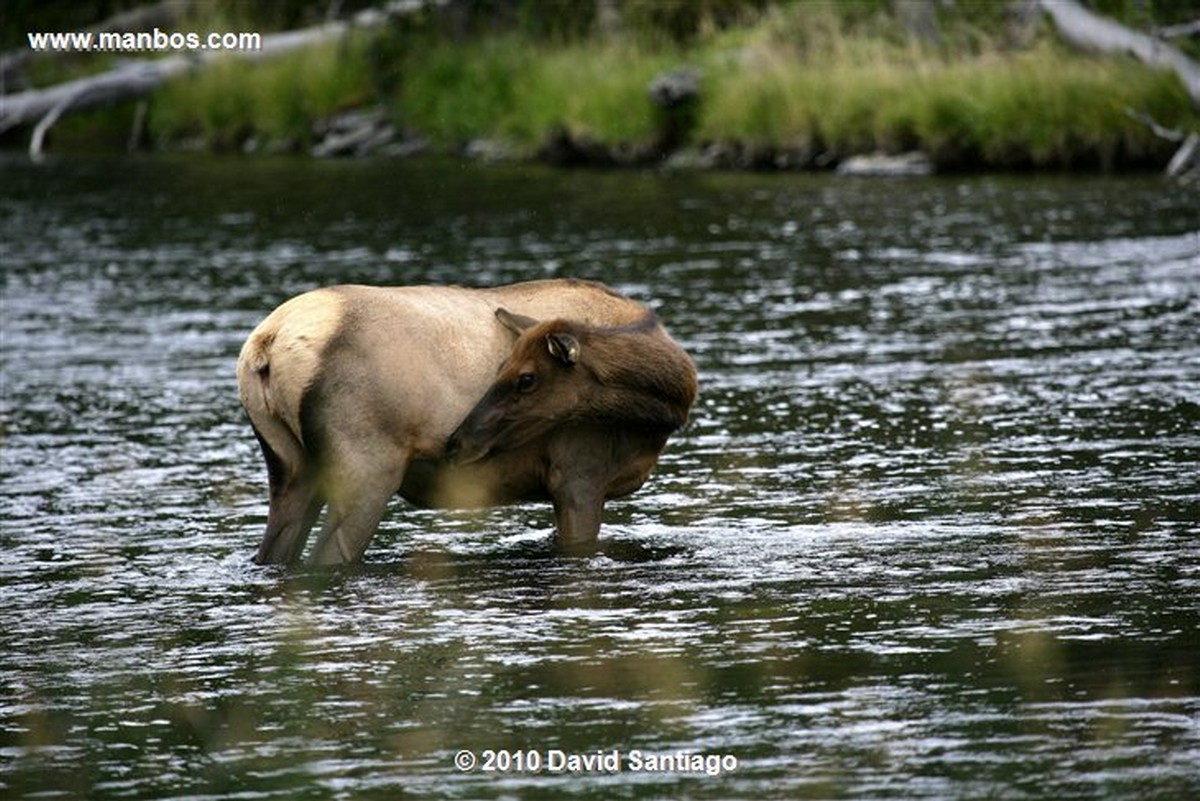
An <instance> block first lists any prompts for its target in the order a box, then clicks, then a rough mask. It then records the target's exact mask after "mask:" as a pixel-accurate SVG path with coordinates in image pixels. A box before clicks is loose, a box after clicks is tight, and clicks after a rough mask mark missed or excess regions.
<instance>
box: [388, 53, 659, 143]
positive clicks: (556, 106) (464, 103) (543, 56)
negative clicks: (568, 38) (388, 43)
mask: <svg viewBox="0 0 1200 801" xmlns="http://www.w3.org/2000/svg"><path fill="white" fill-rule="evenodd" d="M669 63H670V61H669V58H668V57H666V56H663V55H659V54H650V53H647V52H644V51H642V50H640V49H637V48H634V47H632V46H623V45H618V44H609V45H603V44H576V45H565V46H549V45H544V44H531V43H529V42H527V41H523V40H522V39H520V38H517V37H498V38H493V39H486V40H483V41H478V42H471V43H467V44H439V45H435V46H433V47H431V48H429V49H427V50H421V51H419V52H416V53H414V54H412V55H411V57H410V58H409V59H407V60H406V62H405V66H404V67H403V68H402V70H401V72H402V74H403V75H404V76H405V77H404V80H403V81H402V82H401V88H400V89H399V91H398V93H397V96H396V98H395V107H396V109H397V114H398V116H399V117H400V118H401V119H402V121H403V122H404V123H405V124H407V125H409V126H411V127H413V128H415V129H417V130H419V131H421V132H422V133H423V134H425V135H426V136H428V137H430V138H431V139H432V140H433V141H435V142H437V143H440V144H443V145H455V144H459V143H462V142H465V141H467V140H470V139H473V138H477V137H485V138H497V139H503V140H506V141H509V142H510V143H512V144H514V145H517V146H518V147H521V148H525V149H529V148H532V147H535V146H536V145H537V144H539V143H540V142H542V141H544V140H545V139H546V138H547V136H549V135H550V134H551V133H552V132H553V131H555V130H561V129H565V130H567V131H569V132H570V133H571V134H573V135H576V136H587V137H591V138H593V139H597V140H600V141H605V142H628V141H638V140H642V139H645V138H648V137H649V136H651V135H652V134H653V132H654V116H653V113H652V112H653V109H652V108H651V106H650V103H649V101H648V100H647V97H646V85H647V84H648V83H649V81H650V80H651V79H652V78H653V77H654V75H656V74H657V73H658V72H660V71H661V70H662V69H664V68H665V66H666V65H667V64H669Z"/></svg>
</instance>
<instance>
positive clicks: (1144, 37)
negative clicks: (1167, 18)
mask: <svg viewBox="0 0 1200 801" xmlns="http://www.w3.org/2000/svg"><path fill="white" fill-rule="evenodd" d="M1039 5H1040V6H1041V8H1042V10H1043V11H1045V12H1046V14H1047V15H1048V16H1049V17H1050V19H1051V21H1052V22H1053V23H1054V27H1055V28H1056V29H1058V32H1059V33H1060V34H1062V36H1063V38H1064V39H1066V40H1067V41H1068V42H1069V43H1070V44H1072V45H1074V46H1075V47H1078V48H1080V49H1083V50H1092V51H1096V52H1100V53H1130V54H1132V55H1133V56H1134V57H1135V58H1137V59H1138V60H1139V61H1141V62H1142V63H1144V64H1148V65H1150V66H1152V67H1157V68H1159V69H1169V70H1174V72H1175V74H1176V75H1178V76H1179V79H1180V80H1181V81H1183V86H1184V88H1185V89H1186V90H1187V93H1188V96H1189V97H1190V98H1191V99H1192V105H1193V106H1195V107H1196V108H1200V64H1197V63H1196V62H1195V61H1192V60H1191V59H1190V58H1188V57H1187V56H1186V55H1185V54H1184V53H1183V52H1181V51H1180V50H1177V49H1176V48H1174V47H1172V46H1171V45H1169V44H1167V43H1166V42H1164V41H1162V40H1160V39H1157V38H1155V37H1153V36H1150V35H1148V34H1145V33H1140V32H1138V31H1135V30H1131V29H1129V28H1126V27H1125V26H1124V25H1121V24H1120V23H1118V22H1115V21H1113V20H1111V19H1108V18H1107V17H1102V16H1100V15H1099V14H1095V13H1093V12H1091V11H1089V10H1088V9H1086V8H1084V7H1083V6H1082V5H1080V4H1079V3H1078V2H1076V0H1039Z"/></svg>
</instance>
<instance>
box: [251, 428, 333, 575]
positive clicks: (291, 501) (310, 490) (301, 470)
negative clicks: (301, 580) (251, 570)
mask: <svg viewBox="0 0 1200 801" xmlns="http://www.w3.org/2000/svg"><path fill="white" fill-rule="evenodd" d="M254 433H255V435H256V436H257V437H258V442H259V445H260V446H261V447H262V452H263V459H264V460H265V461H266V463H267V479H268V482H269V486H270V506H269V508H268V510H267V530H266V531H265V532H264V533H263V537H262V541H261V542H260V543H259V546H258V554H257V555H256V556H255V557H254V561H255V562H257V563H258V564H260V565H265V564H290V563H293V562H296V561H298V560H299V558H300V554H301V552H302V551H303V550H304V543H305V542H306V541H307V540H308V534H309V532H310V531H311V530H312V527H313V524H315V523H316V521H317V516H318V515H319V514H320V513H321V507H322V506H324V504H325V500H324V498H323V497H322V495H321V492H320V488H319V486H318V484H317V481H316V477H315V476H314V475H313V472H314V471H313V470H312V469H311V467H306V466H305V465H304V464H303V463H301V460H300V459H293V460H292V461H293V463H292V464H287V463H285V461H284V459H283V458H282V457H281V456H280V455H279V454H278V453H277V452H276V451H275V449H274V448H273V447H271V445H270V444H269V443H268V442H267V440H266V439H265V438H264V437H263V436H262V435H261V434H260V433H259V432H258V430H257V429H255V432H254ZM292 451H293V455H297V456H298V455H299V449H298V448H296V449H292Z"/></svg>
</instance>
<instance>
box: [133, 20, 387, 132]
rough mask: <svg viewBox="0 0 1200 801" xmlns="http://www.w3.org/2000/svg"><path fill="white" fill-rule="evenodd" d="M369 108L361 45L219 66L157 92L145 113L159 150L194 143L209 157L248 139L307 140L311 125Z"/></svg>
mask: <svg viewBox="0 0 1200 801" xmlns="http://www.w3.org/2000/svg"><path fill="white" fill-rule="evenodd" d="M371 102H373V96H372V92H371V83H370V80H369V74H368V68H367V64H366V59H365V57H364V51H363V44H362V43H361V42H355V41H351V42H348V43H340V44H332V45H323V46H319V47H313V48H309V49H307V50H304V51H302V52H297V53H293V54H288V55H285V56H282V57H280V58H278V59H271V60H263V61H247V60H241V59H238V58H235V57H230V58H227V59H223V60H221V61H219V62H217V63H216V64H212V65H210V66H208V67H206V68H204V69H202V70H200V71H198V72H197V73H195V74H194V75H191V76H188V77H186V78H183V79H181V80H178V81H174V82H172V83H170V84H168V85H167V86H165V87H163V88H162V89H161V90H159V91H158V92H157V93H156V94H155V95H154V98H153V102H152V105H151V108H150V117H149V124H150V132H151V136H152V137H153V138H154V139H155V140H156V141H159V142H170V141H177V140H180V139H184V138H188V137H195V136H199V137H201V138H203V140H204V141H205V142H206V143H207V144H208V146H209V147H210V148H211V149H214V150H227V149H231V148H235V147H238V146H239V145H241V143H242V142H243V141H244V140H246V139H247V138H249V137H250V136H259V137H262V138H265V139H269V140H277V141H285V142H292V143H294V144H295V146H297V147H300V146H303V145H305V144H307V143H308V142H309V141H310V140H311V138H312V124H313V122H314V121H316V120H319V119H321V118H323V117H327V116H329V115H330V114H333V113H334V112H337V111H339V110H344V109H349V108H354V107H356V106H360V105H364V104H368V103H371Z"/></svg>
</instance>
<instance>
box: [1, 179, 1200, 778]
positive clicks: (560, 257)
mask: <svg viewBox="0 0 1200 801" xmlns="http://www.w3.org/2000/svg"><path fill="white" fill-rule="evenodd" d="M3 168H4V171H5V179H6V190H5V194H4V196H3V197H2V198H0V204H2V205H0V228H2V231H3V235H2V239H3V242H4V274H3V282H4V283H3V314H2V315H0V326H2V334H3V351H2V354H0V356H2V359H3V363H2V368H0V369H2V371H3V373H2V379H3V387H4V392H3V399H2V406H0V420H2V423H3V430H2V437H3V439H2V440H0V446H2V448H3V458H2V459H0V481H2V489H3V494H2V501H0V503H2V504H3V506H2V508H0V517H2V518H3V523H2V524H0V526H2V528H0V538H2V542H3V544H4V546H5V552H6V559H5V560H4V561H3V562H0V601H2V603H0V680H2V681H3V686H4V687H5V691H4V694H3V696H2V697H0V753H2V754H3V757H2V760H3V761H2V762H0V787H2V788H3V790H4V792H5V795H6V796H8V797H14V798H20V797H30V796H33V795H37V794H40V793H53V792H55V791H59V792H62V793H65V794H67V795H70V796H82V795H88V796H92V797H100V798H105V797H113V798H135V797H153V798H163V797H180V796H184V797H197V796H206V797H212V796H232V795H240V796H255V797H281V798H282V797H287V798H292V797H296V796H312V797H330V796H332V797H354V798H361V797H374V796H378V797H394V796H395V794H396V793H397V791H398V790H399V789H401V788H402V789H403V790H408V791H409V792H412V793H414V794H417V795H429V796H436V797H462V798H480V797H509V796H515V795H533V796H538V795H541V796H546V797H558V796H561V795H573V796H579V797H606V798H607V797H614V796H617V797H641V796H647V797H654V796H661V795H664V794H671V795H677V794H680V793H684V794H687V795H689V796H694V797H716V798H730V797H747V796H752V795H753V796H770V797H822V798H824V797H834V796H839V797H840V796H846V797H872V798H878V797H904V798H945V797H965V798H973V797H1008V796H1013V797H1034V798H1036V797H1046V798H1091V797H1097V796H1110V795H1113V796H1118V797H1128V796H1131V795H1134V794H1137V795H1139V796H1146V797H1149V798H1173V797H1182V796H1186V795H1187V793H1188V792H1190V791H1194V790H1195V788H1196V786H1197V785H1196V782H1197V774H1196V764H1197V759H1200V728H1198V727H1197V725H1196V720H1197V719H1198V718H1200V690H1198V682H1200V677H1198V676H1197V665H1198V660H1197V658H1196V656H1195V654H1194V651H1195V647H1194V646H1195V634H1196V631H1197V622H1198V618H1200V604H1198V602H1197V600H1196V599H1197V597H1200V596H1198V593H1197V591H1198V590H1200V559H1198V557H1197V550H1196V544H1195V535H1196V528H1195V521H1196V520H1197V519H1200V491H1198V489H1200V488H1198V485H1197V483H1196V478H1195V477H1196V475H1198V472H1197V468H1198V467H1200V405H1198V404H1200V396H1198V395H1197V393H1196V389H1195V388H1196V387H1197V386H1200V348H1198V347H1197V340H1196V336H1195V332H1196V330H1198V327H1200V277H1198V276H1200V271H1198V268H1200V231H1198V230H1197V224H1196V219H1195V213H1194V208H1193V203H1192V199H1191V198H1189V197H1187V196H1185V195H1183V194H1182V193H1175V192H1173V191H1172V190H1170V189H1169V188H1167V187H1164V186H1163V185H1161V184H1159V183H1158V182H1156V181H1152V180H1149V179H1147V180H1142V179H1121V180H1116V181H1088V180H1068V179H1061V180H1059V179H1051V180H1044V179H1039V180H1033V179H1021V180H1000V179H968V180H961V181H920V182H903V183H877V182H855V181H838V180H832V179H826V178H814V177H785V176H746V175H680V176H669V175H667V176H664V175H654V174H640V173H638V174H629V173H627V174H616V175H610V174H600V173H595V174H594V173H555V172H547V171H541V170H526V169H511V170H510V169H502V168H496V169H491V170H486V171H479V170H474V169H462V168H460V167H458V166H457V165H423V166H422V165H410V164H404V165H383V166H380V165H363V164H319V165H318V164H302V163H296V162H291V161H282V162H263V163H258V162H256V163H254V164H253V165H249V164H245V163H242V162H236V161H232V162H231V161H216V162H206V161H194V160H179V161H174V160H169V159H168V160H133V161H127V160H117V161H105V160H94V161H92V160H84V161H79V160H68V161H64V162H60V163H57V164H51V165H49V168H48V169H41V170H33V169H30V168H28V167H26V166H24V165H22V164H19V163H12V162H10V163H5V164H4V165H3ZM334 188H336V191H334ZM135 190H136V191H135ZM559 274H564V275H565V274H575V275H584V276H592V277H598V278H602V279H604V280H606V281H608V282H610V283H612V284H614V285H616V286H618V287H620V288H622V289H625V290H626V291H630V292H634V293H637V294H640V295H642V296H644V297H647V298H652V299H654V301H655V302H656V304H658V305H659V307H660V311H661V313H662V315H663V316H664V318H665V319H666V320H667V322H668V324H669V326H670V328H671V330H672V332H673V334H675V335H676V337H677V338H678V339H679V340H680V341H681V342H683V343H684V344H685V346H686V347H687V348H688V349H689V350H690V351H691V352H692V353H693V354H694V355H695V358H696V361H697V364H698V366H699V368H700V370H701V381H702V394H701V397H700V400H699V402H698V405H697V407H696V410H695V414H694V420H693V422H692V424H691V426H690V427H689V429H688V430H687V431H686V432H684V434H683V435H682V436H680V437H679V438H678V439H677V440H675V441H673V443H672V445H671V446H670V447H669V448H668V451H667V453H666V454H665V455H664V458H663V460H662V463H661V467H660V469H659V471H658V472H657V474H656V476H655V478H654V479H653V480H652V483H651V484H650V485H648V486H647V487H646V488H645V489H644V490H642V491H641V492H639V493H638V494H636V495H634V496H633V497H631V498H630V499H628V500H627V501H624V502H621V503H615V504H612V505H611V509H610V511H609V514H608V516H607V522H606V528H605V534H604V536H605V542H604V548H603V549H602V552H601V553H600V554H598V555H597V556H596V557H594V558H591V559H586V560H570V559H561V558H558V557H557V556H555V555H554V554H553V552H552V550H551V549H550V547H549V543H548V535H549V531H550V525H551V522H550V516H549V514H548V512H547V510H545V509H543V508H539V507H536V506H530V507H521V508H517V509H505V510H494V511H488V512H484V513H477V514H476V513H473V514H456V513H440V512H439V513H435V512H426V511H418V510H411V509H407V508H405V507H404V505H403V504H402V503H400V502H397V503H396V505H395V506H394V508H393V510H392V512H391V514H390V515H389V517H388V519H387V521H386V523H385V525H384V527H383V530H382V531H381V533H380V535H379V536H378V537H377V539H376V540H375V542H374V544H373V545H372V548H371V550H370V551H369V560H370V561H369V563H368V564H366V565H364V566H362V567H360V568H355V569H347V570H344V571H339V572H334V573H319V572H304V571H300V572H295V571H283V570H277V569H262V568H257V567H255V566H253V565H252V564H251V563H250V561H249V559H250V555H251V553H252V552H253V547H254V545H255V542H256V540H257V537H258V535H259V533H260V531H261V527H262V524H263V519H264V516H265V481H264V476H263V471H262V467H261V464H260V461H259V456H258V454H257V452H256V448H255V447H254V444H253V441H252V439H251V438H250V437H249V436H248V430H247V428H246V426H245V425H244V423H243V421H242V418H241V414H240V410H239V409H238V407H237V401H236V390H235V387H234V381H233V375H232V373H233V371H232V364H233V361H234V358H235V357H236V353H237V349H238V348H239V347H240V344H241V341H242V339H243V337H244V336H245V334H246V332H248V331H249V330H250V329H251V328H252V327H253V326H254V324H255V323H256V322H257V321H258V319H260V318H261V316H262V314H263V313H264V312H265V311H266V310H267V309H269V308H270V307H272V306H273V305H274V304H275V303H278V302H279V301H280V300H282V299H283V298H285V297H287V296H288V295H290V294H293V293H295V292H298V291H301V290H303V289H307V288H310V287H311V286H314V285H317V284H327V283H335V282H341V281H368V282H386V283H401V282H424V281H436V282H443V281H458V282H466V283H479V284H486V283H494V282H500V281H508V280H517V279H520V278H527V277H534V276H541V275H559ZM464 748H466V749H474V750H476V751H478V750H480V749H483V748H510V749H517V748H521V749H525V748H541V749H550V748H558V749H564V750H567V751H577V752H595V751H597V750H599V749H608V750H611V749H613V748H620V749H623V750H625V751H628V750H629V749H633V748H640V749H644V750H646V751H648V752H656V753H658V752H672V751H677V750H690V751H694V752H706V753H732V754H735V755H736V757H737V759H738V761H739V767H738V769H737V771H736V772H733V773H731V774H728V775H723V776H721V777H718V778H715V779H714V778H712V777H703V776H699V777H697V776H685V777H678V776H671V775H665V774H633V773H631V772H624V773H621V774H617V775H602V776H593V777H589V778H587V779H583V778H581V777H579V776H572V775H548V774H546V773H544V772H543V773H542V774H539V775H525V774H510V775H507V776H496V775H493V774H486V773H482V772H473V773H465V774H461V773H457V772H456V771H455V769H454V765H453V761H452V759H453V756H454V754H455V752H456V751H457V750H459V749H464Z"/></svg>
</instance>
